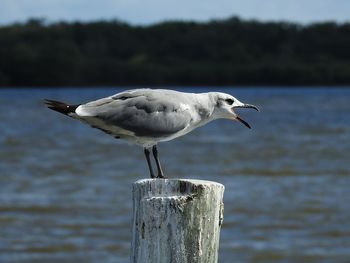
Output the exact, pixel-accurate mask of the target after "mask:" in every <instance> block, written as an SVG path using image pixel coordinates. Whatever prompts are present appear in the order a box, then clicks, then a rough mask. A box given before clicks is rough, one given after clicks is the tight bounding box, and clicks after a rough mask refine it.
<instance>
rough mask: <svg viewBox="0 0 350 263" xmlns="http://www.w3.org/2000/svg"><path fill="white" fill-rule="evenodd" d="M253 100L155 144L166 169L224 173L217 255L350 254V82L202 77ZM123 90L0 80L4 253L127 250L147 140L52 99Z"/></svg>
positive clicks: (331, 257) (74, 258)
mask: <svg viewBox="0 0 350 263" xmlns="http://www.w3.org/2000/svg"><path fill="white" fill-rule="evenodd" d="M180 90H187V91H209V90H218V91H224V92H227V93H231V94H232V95H234V96H236V97H237V98H239V99H240V100H241V101H243V102H246V103H250V104H255V105H257V106H259V107H260V109H261V112H259V113H257V112H255V111H249V110H243V109H242V110H241V111H240V115H241V116H242V117H243V118H244V119H245V120H247V121H248V122H249V123H250V124H251V126H252V127H253V129H252V130H248V129H247V128H245V127H244V126H243V125H241V124H239V123H237V122H232V121H227V120H220V121H215V122H213V123H210V124H209V125H207V126H205V127H203V128H200V129H198V130H196V131H194V132H192V133H191V134H189V135H186V136H184V137H181V138H178V139H176V140H174V141H171V142H166V143H162V144H160V145H159V151H160V156H161V161H162V164H163V166H164V170H165V173H166V176H168V177H181V178H198V179H207V180H212V181H217V182H220V183H222V184H224V185H225V188H226V190H225V197H224V202H225V214H224V224H223V227H222V231H221V241H220V251H219V257H220V260H219V261H220V262H221V263H225V262H227V263H229V262H233V260H234V262H259V263H260V262H350V209H349V207H350V190H349V186H350V161H349V160H350V140H349V139H350V103H349V101H350V89H336V88H328V89H325V88H319V89H317V88H313V89H306V88H305V89H304V88H298V89H293V88H280V89H271V88H249V89H245V88H232V89H223V88H215V87H212V88H200V89H193V88H192V89H191V88H189V89H180ZM118 91H120V89H118V88H114V89H112V88H94V89H92V88H90V89H57V88H55V89H12V90H11V89H2V90H0V120H1V122H0V130H1V132H0V146H1V148H0V262H10V263H13V262H24V263H29V262H30V263H34V262H35V263H41V262H60V263H62V262H64V263H68V262H72V263H73V262H84V263H85V262H87V263H90V262H91V263H92V262H96V263H97V262H104V263H109V262H114V263H119V262H128V261H129V252H130V241H131V216H132V213H131V209H132V202H131V184H132V183H133V182H134V181H136V180H138V179H141V178H144V177H147V176H148V171H147V166H146V162H145V160H144V156H143V151H142V149H141V148H139V147H136V146H132V145H128V144H125V143H122V142H120V141H118V140H115V139H113V138H112V137H109V136H108V135H105V134H103V133H102V132H100V131H98V130H95V129H91V128H90V127H88V126H86V125H84V124H82V123H79V122H77V121H75V120H72V119H69V118H67V117H66V116H63V115H60V114H58V113H56V112H53V111H50V110H48V109H46V108H45V107H44V105H43V99H44V98H51V99H57V100H63V101H66V102H70V103H79V102H86V101H89V100H93V99H97V98H100V97H103V96H107V95H111V94H113V93H116V92H118Z"/></svg>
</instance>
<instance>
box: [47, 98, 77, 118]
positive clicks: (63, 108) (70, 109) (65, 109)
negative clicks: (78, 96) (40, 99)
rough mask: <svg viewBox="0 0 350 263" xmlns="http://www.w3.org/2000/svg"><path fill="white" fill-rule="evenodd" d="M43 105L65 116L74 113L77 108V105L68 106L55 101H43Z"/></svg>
mask: <svg viewBox="0 0 350 263" xmlns="http://www.w3.org/2000/svg"><path fill="white" fill-rule="evenodd" d="M45 104H46V105H47V107H48V108H49V109H51V110H54V111H58V112H60V113H63V114H65V115H68V116H69V115H70V114H69V113H75V110H76V109H77V108H78V107H79V105H68V104H66V103H64V102H60V101H57V100H48V99H46V100H45Z"/></svg>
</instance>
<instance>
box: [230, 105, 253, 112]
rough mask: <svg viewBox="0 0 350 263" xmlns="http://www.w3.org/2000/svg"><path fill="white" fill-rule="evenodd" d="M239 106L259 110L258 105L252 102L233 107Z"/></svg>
mask: <svg viewBox="0 0 350 263" xmlns="http://www.w3.org/2000/svg"><path fill="white" fill-rule="evenodd" d="M237 108H248V109H254V110H256V111H259V109H258V107H256V106H254V105H251V104H242V105H239V106H234V107H233V108H232V109H237Z"/></svg>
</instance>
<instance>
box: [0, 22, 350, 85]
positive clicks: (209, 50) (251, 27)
mask: <svg viewBox="0 0 350 263" xmlns="http://www.w3.org/2000/svg"><path fill="white" fill-rule="evenodd" d="M349 47H350V23H343V24H337V23H334V22H324V23H316V24H310V25H300V24H296V23H288V22H258V21H254V20H241V19H239V18H237V17H232V18H229V19H225V20H212V21H209V22H181V21H171V22H162V23H158V24H153V25H149V26H134V25H129V24H127V23H123V22H120V21H98V22H88V23H82V22H70V23H68V22H57V23H46V22H45V20H40V19H31V20H28V21H27V22H25V23H16V24H12V25H7V26H1V27H0V87H49V86H55V87H63V86H69V87H79V86H84V87H86V86H165V85H166V86H180V85H181V86H247V87H249V86H275V87H277V86H290V87H292V86H318V87H319V86H340V87H341V86H343V87H345V86H350V48H349Z"/></svg>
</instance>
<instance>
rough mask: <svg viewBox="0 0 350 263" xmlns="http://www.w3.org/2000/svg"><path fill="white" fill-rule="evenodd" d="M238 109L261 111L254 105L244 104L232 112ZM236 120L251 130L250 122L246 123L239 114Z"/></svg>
mask: <svg viewBox="0 0 350 263" xmlns="http://www.w3.org/2000/svg"><path fill="white" fill-rule="evenodd" d="M236 108H248V109H254V110H256V111H259V109H258V107H256V106H254V105H251V104H242V105H239V106H234V107H232V111H233V110H234V109H236ZM235 119H236V120H238V121H239V122H241V123H243V124H244V125H245V126H246V127H248V128H249V129H251V127H250V125H249V123H248V122H246V121H245V120H243V119H242V118H241V117H239V116H238V115H237V114H236V118H235Z"/></svg>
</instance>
